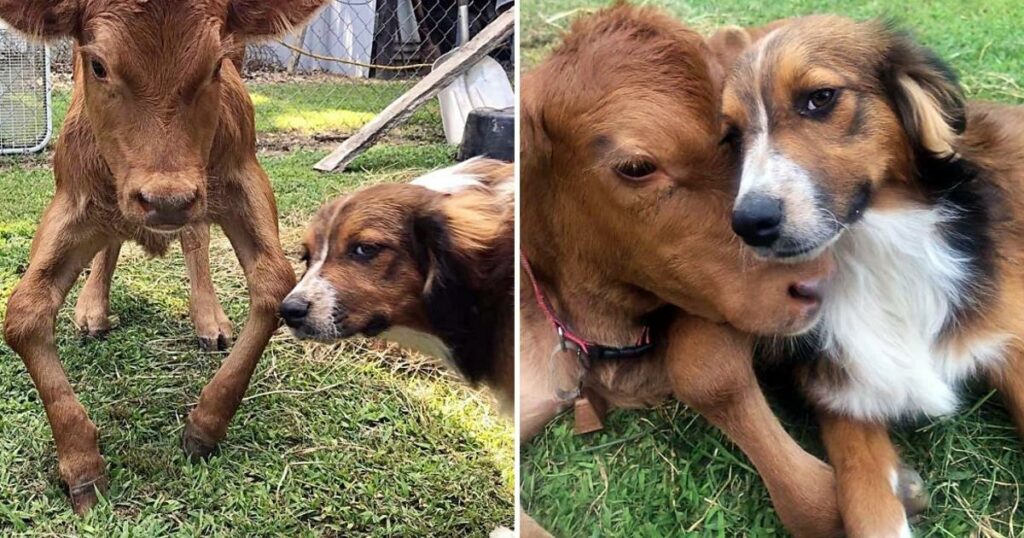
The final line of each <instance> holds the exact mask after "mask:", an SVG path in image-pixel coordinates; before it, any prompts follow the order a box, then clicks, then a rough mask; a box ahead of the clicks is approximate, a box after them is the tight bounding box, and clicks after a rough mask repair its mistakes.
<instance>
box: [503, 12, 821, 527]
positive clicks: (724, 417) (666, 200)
mask: <svg viewBox="0 0 1024 538" xmlns="http://www.w3.org/2000/svg"><path fill="white" fill-rule="evenodd" d="M721 77H722V70H721V69H720V68H719V66H718V64H717V63H716V62H715V60H714V56H713V54H712V52H711V50H710V49H709V48H708V46H707V45H706V44H705V42H704V40H703V39H702V38H701V36H700V35H698V34H697V33H695V32H693V31H691V30H689V29H687V28H686V27H684V26H683V25H682V24H680V23H679V22H678V21H676V20H674V19H672V18H670V17H668V16H666V15H664V14H662V13H661V12H660V11H657V10H653V9H645V8H637V7H632V6H628V5H619V6H616V7H613V8H609V9H606V10H602V11H599V12H598V13H596V14H594V15H592V16H588V17H586V18H583V19H580V20H578V21H577V22H576V23H575V24H574V25H573V27H572V30H571V31H570V32H569V34H568V35H567V36H566V37H565V39H564V42H563V43H562V44H561V45H560V46H559V47H558V48H557V49H555V51H554V52H553V53H552V54H551V56H550V57H549V58H547V59H546V60H545V61H544V62H543V63H541V64H540V65H538V66H537V67H536V68H535V69H533V70H532V71H531V72H530V73H529V74H527V75H526V76H525V77H524V79H523V84H522V92H523V93H522V102H521V115H522V121H521V140H522V144H521V189H522V190H521V192H522V202H521V216H522V243H521V246H522V254H523V255H524V256H525V257H526V258H527V259H528V260H529V264H530V266H531V267H532V273H533V274H534V276H535V277H536V283H537V286H538V287H539V289H540V290H541V293H542V294H543V295H544V296H545V297H546V299H547V301H548V302H549V303H550V310H551V311H553V313H554V315H556V316H557V317H558V318H559V319H560V320H561V322H562V323H564V324H565V325H566V326H567V327H569V328H570V329H571V330H572V331H573V332H574V333H576V334H577V335H579V336H581V337H582V338H586V339H588V340H590V341H592V342H598V343H600V344H602V345H605V346H629V345H631V344H633V343H635V342H636V341H637V338H638V335H641V334H643V333H644V331H645V330H646V329H648V328H650V329H653V335H654V342H655V344H656V345H655V347H654V349H652V350H651V351H650V352H649V353H646V354H644V355H642V356H639V357H635V358H630V359H593V360H591V361H589V362H590V364H589V366H584V364H583V363H584V362H587V361H579V360H577V358H576V355H575V354H573V353H563V352H560V351H559V350H560V349H562V348H561V347H560V339H559V335H558V333H557V332H556V331H555V329H554V328H553V326H552V324H551V323H550V321H549V318H548V317H547V315H546V314H545V313H544V310H545V307H541V306H540V304H539V303H538V301H537V298H536V297H535V294H534V290H533V288H532V286H531V285H530V284H529V282H530V278H529V276H528V275H527V274H525V271H524V272H522V274H523V276H522V277H521V280H522V285H521V292H520V293H521V294H520V312H521V335H522V339H521V355H520V360H521V364H520V436H521V439H523V440H526V439H529V438H530V437H531V436H533V435H535V434H536V433H537V432H538V431H539V430H540V429H541V428H542V427H543V426H544V425H545V424H546V423H547V422H548V421H549V420H551V419H552V418H553V417H554V416H555V415H556V414H557V413H558V412H559V411H560V410H562V409H564V408H565V407H567V406H568V405H570V404H571V403H572V402H571V397H567V396H566V394H567V393H568V394H572V393H573V392H574V390H575V389H577V388H578V387H580V386H582V388H584V389H587V390H589V391H592V392H593V393H596V394H598V395H600V396H601V397H603V398H605V399H607V400H609V401H610V403H611V404H612V405H615V406H620V407H637V406H644V405H650V404H654V403H658V402H660V401H663V400H664V399H666V398H669V397H672V396H674V397H676V398H678V399H679V400H681V401H683V402H685V403H686V404H687V405H689V406H690V407H692V408H693V409H695V410H696V411H698V412H699V413H701V414H702V415H703V416H704V417H705V418H707V419H708V420H709V421H710V422H712V423H713V424H715V425H716V426H717V427H719V428H721V429H722V430H723V432H725V433H726V434H727V435H728V436H729V437H730V439H732V440H733V441H734V442H735V443H736V444H737V445H738V446H739V447H740V448H741V449H742V450H743V451H744V453H745V454H746V455H747V456H748V457H749V458H750V460H751V461H752V462H753V464H754V465H755V466H756V468H757V469H758V472H759V473H760V474H761V476H762V478H763V479H764V482H765V484H766V486H767V488H768V491H769V493H770V495H771V497H772V501H773V503H774V505H775V507H776V509H777V511H778V513H779V516H780V518H781V519H782V521H783V523H784V524H785V525H786V527H787V529H789V530H790V532H792V533H793V534H794V535H797V536H833V535H837V534H839V533H840V532H841V522H840V520H839V514H838V509H837V507H836V504H835V491H834V482H833V474H832V471H831V469H829V468H828V467H827V466H826V465H824V464H823V463H822V462H821V461H820V460H818V459H817V458H815V457H813V456H811V455H809V454H808V453H807V452H805V451H804V450H803V449H801V448H800V446H799V445H797V444H796V443H795V442H794V441H793V439H792V438H791V437H790V436H789V435H788V434H787V433H786V432H785V431H784V430H783V429H782V427H781V425H780V424H779V422H778V419H777V418H776V417H775V416H774V414H773V413H772V411H771V410H770V409H769V407H768V405H767V402H766V401H765V398H764V395H763V394H762V393H761V390H760V388H759V386H758V381H757V379H756V378H755V375H754V372H753V368H752V346H753V338H752V337H750V336H749V335H748V334H747V333H744V332H741V331H740V330H738V329H741V330H743V331H749V332H753V333H758V334H775V333H797V332H801V331H803V330H805V329H806V328H807V327H808V326H809V325H810V324H811V323H812V322H813V320H814V319H816V317H817V314H816V312H817V309H818V306H819V304H818V300H817V297H816V288H817V285H818V283H819V282H820V281H821V279H823V278H824V277H825V276H826V275H827V274H828V271H829V269H830V267H829V262H828V260H827V259H824V260H820V261H817V262H810V263H807V264H803V265H800V266H795V267H794V266H786V265H782V264H768V263H763V262H758V261H756V260H754V259H753V255H752V254H751V253H750V252H749V251H748V249H747V248H746V247H743V246H742V245H741V244H739V242H738V241H736V239H735V237H734V236H733V234H732V232H731V230H730V229H729V214H730V211H731V207H732V201H733V188H732V184H731V182H730V177H731V176H732V174H733V171H734V168H735V167H734V164H735V161H734V159H733V156H732V155H731V152H730V151H729V150H728V149H726V148H724V147H723V146H722V145H721V144H720V143H719V142H720V139H721V134H720V131H721V126H720V119H719V118H720V115H719V105H720V103H719V95H720V82H721ZM680 308H681V309H684V310H685V311H686V312H688V313H689V314H684V313H683V311H682V310H680ZM691 314H692V315H691ZM553 350H555V351H554V352H553ZM521 528H522V532H523V536H539V535H543V534H544V531H543V530H542V529H540V528H539V527H538V526H536V524H535V523H533V522H532V521H531V520H529V519H528V518H525V517H524V521H523V524H522V526H521Z"/></svg>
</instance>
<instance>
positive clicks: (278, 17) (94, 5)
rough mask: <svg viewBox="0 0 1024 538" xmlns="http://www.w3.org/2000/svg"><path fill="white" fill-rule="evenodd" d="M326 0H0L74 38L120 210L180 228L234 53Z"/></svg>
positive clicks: (3, 11)
mask: <svg viewBox="0 0 1024 538" xmlns="http://www.w3.org/2000/svg"><path fill="white" fill-rule="evenodd" d="M323 3H324V0H293V1H288V0H276V1H275V0H270V1H258V0H197V1H188V2H184V1H180V0H0V18H3V19H4V20H6V21H7V22H8V23H9V24H11V25H12V26H13V27H14V28H16V29H17V30H19V31H21V32H24V33H26V34H28V35H29V36H31V37H35V38H39V39H44V40H49V39H56V38H62V37H70V38H73V39H74V41H75V45H76V46H75V53H74V63H75V77H76V84H75V91H74V97H73V101H74V102H75V104H74V105H73V111H75V110H79V111H80V113H81V114H84V116H85V117H86V118H87V121H88V124H89V125H90V126H91V129H92V134H93V135H94V138H95V140H96V144H97V146H98V149H99V152H100V154H101V155H102V158H103V160H104V162H105V163H106V166H107V167H108V168H109V169H110V171H111V173H112V174H113V177H114V181H115V185H116V189H117V198H118V205H119V207H120V209H121V212H122V213H123V214H124V216H125V217H126V218H127V219H129V220H131V221H133V222H137V223H138V224H141V225H143V226H145V227H147V228H149V229H152V230H154V231H160V232H173V231H176V230H178V229H179V228H181V227H182V226H184V225H186V224H188V223H189V222H190V221H192V220H196V219H201V218H202V217H203V215H204V213H205V210H206V181H207V169H208V161H209V159H210V154H211V148H212V147H213V144H214V138H215V134H216V132H217V129H218V127H219V126H220V125H222V124H223V123H227V122H232V121H240V120H241V118H237V117H235V118H233V117H223V116H224V109H223V108H222V106H221V97H222V93H223V91H224V90H223V86H224V85H226V84H233V85H235V86H236V87H237V88H241V85H240V79H239V77H238V74H237V71H236V70H235V68H234V66H233V65H232V63H231V54H232V52H233V51H234V50H236V47H238V46H241V44H242V43H244V41H245V40H247V39H250V38H258V37H261V36H270V35H274V34H278V33H281V32H284V31H285V30H287V29H288V28H289V27H290V26H291V25H293V24H296V23H299V22H301V21H303V20H304V19H306V18H307V17H309V16H310V15H312V14H313V13H314V12H315V11H316V10H317V8H319V7H320V5H322V4H323Z"/></svg>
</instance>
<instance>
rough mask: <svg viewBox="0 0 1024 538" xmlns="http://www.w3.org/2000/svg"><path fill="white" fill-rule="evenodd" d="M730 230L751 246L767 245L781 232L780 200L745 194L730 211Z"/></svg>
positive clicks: (775, 239) (777, 237)
mask: <svg viewBox="0 0 1024 538" xmlns="http://www.w3.org/2000/svg"><path fill="white" fill-rule="evenodd" d="M732 230H733V231H734V232H736V235H738V236H740V237H741V238H742V239H743V241H744V242H745V243H746V244H748V245H750V246H753V247H767V246H771V244H772V243H774V242H775V241H777V240H778V239H779V235H781V233H782V200H780V199H778V198H772V197H770V196H764V195H753V196H746V197H744V199H743V200H742V201H741V202H740V204H739V205H738V206H736V208H735V209H733V211H732Z"/></svg>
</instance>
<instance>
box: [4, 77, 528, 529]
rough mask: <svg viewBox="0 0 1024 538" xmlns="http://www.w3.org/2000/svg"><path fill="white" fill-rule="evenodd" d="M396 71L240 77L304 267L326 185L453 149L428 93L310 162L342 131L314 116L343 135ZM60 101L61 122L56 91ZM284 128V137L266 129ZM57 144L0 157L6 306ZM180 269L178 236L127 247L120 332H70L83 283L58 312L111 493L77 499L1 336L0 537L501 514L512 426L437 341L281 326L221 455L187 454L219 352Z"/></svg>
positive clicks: (381, 524) (221, 271)
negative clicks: (463, 377) (327, 165)
mask: <svg viewBox="0 0 1024 538" xmlns="http://www.w3.org/2000/svg"><path fill="white" fill-rule="evenodd" d="M401 89H402V87H401V86H399V85H394V84H392V85H377V84H346V85H337V84H327V83H324V82H322V81H321V82H315V83H313V82H311V83H303V84H287V85H285V84H271V83H262V82H261V83H256V84H252V85H251V86H250V90H251V91H252V93H253V96H254V101H255V102H256V104H257V116H258V120H257V121H258V124H259V129H260V138H261V148H262V149H261V160H262V162H263V165H264V166H265V168H266V169H267V172H268V173H269V174H270V176H271V178H272V180H273V184H274V190H275V193H276V195H277V201H278V207H279V209H280V213H281V228H282V242H283V243H284V246H285V249H286V251H287V252H288V254H289V256H290V258H291V261H292V262H293V263H294V264H295V266H296V269H297V270H299V261H298V257H299V254H298V247H299V238H300V235H301V233H302V227H303V226H304V225H305V223H306V221H307V219H308V217H309V216H310V215H311V213H312V212H313V211H315V209H316V208H317V207H318V206H319V205H320V204H321V203H323V202H324V201H326V200H328V199H330V198H332V197H334V196H337V195H339V194H341V193H344V192H348V191H351V190H353V189H355V188H358V187H360V186H362V185H366V184H371V183H377V182H394V181H405V180H407V179H409V178H411V177H413V176H415V175H417V174H419V173H421V172H423V171H425V170H428V169H432V168H435V167H438V166H443V165H446V164H449V163H451V162H452V158H453V155H454V149H453V148H452V147H450V146H447V145H445V144H444V140H443V136H442V135H441V134H440V123H439V118H438V116H437V111H436V107H427V108H426V109H425V111H424V112H421V113H418V114H417V115H416V116H415V117H414V119H413V122H412V124H411V126H408V127H405V128H403V129H401V130H399V132H398V133H397V134H395V135H393V136H389V137H388V138H386V139H385V140H384V142H383V143H381V144H379V145H377V146H376V147H375V148H373V149H371V150H370V151H369V152H367V153H366V154H364V155H363V156H362V157H360V158H359V159H358V160H357V161H356V162H355V163H354V164H353V166H352V167H351V169H352V170H353V172H347V173H344V174H338V175H324V174H318V173H315V172H314V171H312V169H311V167H312V165H313V163H315V162H316V161H317V160H318V159H320V158H321V157H323V156H324V155H325V154H326V152H327V151H328V150H329V148H330V145H332V144H334V143H336V141H333V142H330V143H329V144H327V145H325V144H317V143H315V141H314V140H313V138H312V135H313V134H317V135H321V134H323V133H327V134H329V135H332V136H335V137H337V136H339V135H344V134H347V133H351V132H352V131H353V130H354V129H355V128H356V127H358V126H359V125H361V124H362V123H363V122H365V121H366V120H368V119H369V118H372V116H373V114H374V112H375V111H377V110H379V109H381V108H383V106H385V105H386V104H387V102H388V101H389V100H390V99H391V98H393V97H394V95H396V94H397V93H400V92H401ZM55 102H56V104H57V113H56V114H55V116H56V117H57V118H58V122H59V121H60V119H61V118H63V114H64V111H65V110H66V107H67V93H66V91H58V92H57V95H56V96H55ZM410 132H414V133H415V134H416V137H415V139H411V138H410V136H409V133H410ZM284 136H287V142H286V143H281V142H280V141H279V140H277V138H275V137H284ZM48 159H49V156H48V155H42V156H38V157H33V158H22V159H5V160H3V161H0V304H4V305H5V304H6V299H7V297H8V296H9V295H10V293H11V290H12V288H13V286H14V285H15V284H16V283H17V281H18V279H19V278H20V275H21V274H22V273H23V271H24V267H25V264H26V261H27V256H28V249H29V243H30V241H31V238H32V235H33V232H34V230H35V227H36V223H37V222H38V219H39V216H40V214H41V211H42V209H43V207H44V206H45V204H46V203H47V201H48V200H49V198H50V196H51V195H52V192H53V178H52V174H51V172H50V168H49V164H48ZM211 249H212V254H211V259H212V260H213V274H214V281H215V283H216V285H217V288H218V292H219V297H220V300H221V302H222V304H223V305H224V308H225V310H226V311H227V313H228V315H229V316H230V317H231V319H232V320H233V321H234V323H235V332H236V334H237V333H238V331H239V330H240V328H241V325H240V324H241V323H242V322H243V321H244V319H245V314H246V312H247V308H248V306H247V303H248V299H247V296H246V293H245V285H244V279H243V276H242V272H241V270H240V268H239V267H238V265H237V263H236V261H235V260H234V256H233V254H232V253H231V251H230V245H229V243H228V241H227V240H226V239H225V238H224V236H223V235H222V234H220V232H219V231H217V232H216V233H215V235H214V238H213V245H212V247H211ZM186 282H187V280H186V279H185V268H184V264H183V261H182V258H181V256H180V252H178V251H177V250H176V249H175V252H173V253H172V255H171V256H169V257H167V258H163V259H150V258H148V257H146V256H145V255H144V254H143V253H142V251H141V250H140V249H139V248H138V247H135V246H131V247H126V249H125V250H124V251H123V252H122V255H121V261H120V264H119V267H118V271H117V274H116V276H115V279H114V284H113V291H112V309H113V312H114V316H115V324H116V327H115V330H114V331H113V332H112V333H111V334H110V335H109V336H108V337H107V338H106V339H105V340H88V339H83V338H81V337H80V336H79V335H78V334H77V332H76V330H75V329H74V325H73V323H72V312H73V305H74V301H75V297H76V295H77V291H78V288H77V287H76V289H75V290H74V291H72V294H71V296H70V297H69V299H68V301H67V303H66V305H65V308H64V309H63V310H62V311H61V313H60V316H59V319H58V334H57V339H58V345H59V348H60V353H61V357H62V361H63V364H64V367H65V369H66V370H67V372H68V373H69V377H70V378H71V380H72V383H73V384H74V386H75V388H76V391H77V392H78V394H79V397H80V398H81V400H82V402H83V404H84V405H85V407H86V408H87V409H88V410H89V412H90V416H91V418H92V419H93V421H94V422H95V423H96V424H97V426H98V427H99V429H100V439H101V450H102V453H103V455H104V457H105V458H106V460H107V463H108V468H109V472H110V478H111V482H112V487H111V490H110V492H109V495H108V498H107V500H106V501H105V502H103V503H102V504H101V505H100V506H99V507H98V508H97V509H95V510H93V511H92V512H91V513H90V514H89V515H88V516H86V517H85V518H77V517H75V516H74V515H73V514H72V513H71V511H70V509H69V507H68V503H67V501H66V497H65V494H64V492H63V489H62V486H61V483H60V481H59V478H58V475H57V462H56V457H55V452H54V444H53V441H52V438H51V435H50V429H49V425H48V424H47V422H46V417H45V414H44V413H43V408H42V405H41V404H40V402H39V399H38V395H37V393H36V391H35V388H34V387H33V385H32V383H31V380H30V379H29V377H28V375H27V374H26V372H25V369H24V367H23V365H22V363H21V360H20V359H18V357H16V356H15V355H14V354H13V353H12V352H11V350H10V349H9V348H7V347H6V346H4V345H2V344H0V535H3V536H9V535H18V534H21V535H29V534H31V535H52V536H58V535H59V536H65V535H69V534H77V535H84V536H113V535H119V536H160V535H168V534H176V535H184V536H224V535H233V536H269V535H281V536H371V535H372V536H394V535H404V536H414V535H419V536H424V535H437V536H486V535H487V533H488V532H489V531H490V529H492V528H494V527H495V526H497V525H510V524H511V522H512V511H513V509H512V506H513V503H512V498H513V470H512V466H513V443H512V428H511V426H510V425H509V424H508V423H507V421H506V420H504V419H503V418H502V417H500V416H498V415H497V414H496V413H495V412H494V411H493V409H492V407H491V402H490V399H489V397H488V396H487V395H486V393H484V392H478V391H475V390H471V389H468V388H466V387H465V386H464V385H463V384H462V383H461V382H460V381H459V380H457V379H456V378H455V377H454V376H452V375H451V374H450V373H448V372H447V371H446V370H445V369H443V368H441V367H439V366H438V365H437V364H435V363H434V362H433V361H431V360H429V359H425V358H423V357H419V356H415V355H410V354H405V353H402V352H401V351H399V350H397V349H395V348H393V347H389V346H386V345H383V344H380V343H377V342H372V341H362V340H353V341H350V342H346V343H344V344H341V345H337V346H323V345H314V344H309V345H305V344H302V343H298V342H296V341H295V340H293V339H292V338H291V337H289V336H288V335H287V334H286V333H285V332H284V331H280V332H279V333H278V334H277V335H275V337H274V338H273V340H272V342H271V344H270V346H269V347H268V348H267V350H266V352H265V354H264V356H263V359H262V361H261V363H260V366H259V368H258V370H257V372H256V374H255V376H254V380H253V383H252V385H251V386H250V388H249V391H248V393H247V398H246V401H245V402H244V403H243V405H242V407H241V410H240V411H239V413H238V415H237V416H236V417H235V420H234V422H233V423H232V425H231V428H230V430H229V433H228V438H227V440H226V441H225V442H224V443H223V444H222V447H221V451H220V453H219V455H217V456H215V457H214V458H213V459H211V460H210V461H209V462H206V463H200V464H192V463H188V462H187V461H186V459H185V458H184V456H183V455H182V453H181V450H180V449H179V446H178V444H179V437H180V434H181V430H182V427H183V422H184V419H185V416H186V413H187V411H188V409H189V408H190V406H191V405H194V404H195V403H196V400H197V399H198V395H199V391H200V389H201V388H202V386H203V385H204V384H205V383H206V381H207V380H208V379H209V378H210V377H211V376H212V375H213V372H214V371H215V370H216V368H217V366H218V364H219V363H220V361H221V360H222V359H223V356H224V355H223V354H205V353H202V352H200V351H199V350H198V347H197V345H196V342H195V337H194V335H193V333H192V332H191V331H192V329H191V325H190V323H189V320H188V291H187V284H186ZM4 308H5V306H0V315H2V314H3V313H4Z"/></svg>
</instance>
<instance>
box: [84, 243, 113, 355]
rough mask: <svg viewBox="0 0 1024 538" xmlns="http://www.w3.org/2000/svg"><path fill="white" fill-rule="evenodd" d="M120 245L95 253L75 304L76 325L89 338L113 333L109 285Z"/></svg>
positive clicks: (109, 246)
mask: <svg viewBox="0 0 1024 538" xmlns="http://www.w3.org/2000/svg"><path fill="white" fill-rule="evenodd" d="M120 254H121V243H120V242H119V241H118V242H115V243H111V244H110V245H108V246H107V247H106V248H104V249H103V250H101V251H99V252H98V253H96V257H95V258H93V260H92V265H91V266H90V269H89V277H88V278H87V279H86V280H85V285H84V286H82V292H81V293H79V294H78V302H77V303H75V325H77V326H78V330H79V331H80V332H81V333H82V334H84V335H86V336H90V337H93V338H95V337H99V336H103V335H105V334H107V333H108V332H110V282H111V280H112V279H113V278H114V269H115V268H116V267H117V258H118V256H120Z"/></svg>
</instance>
